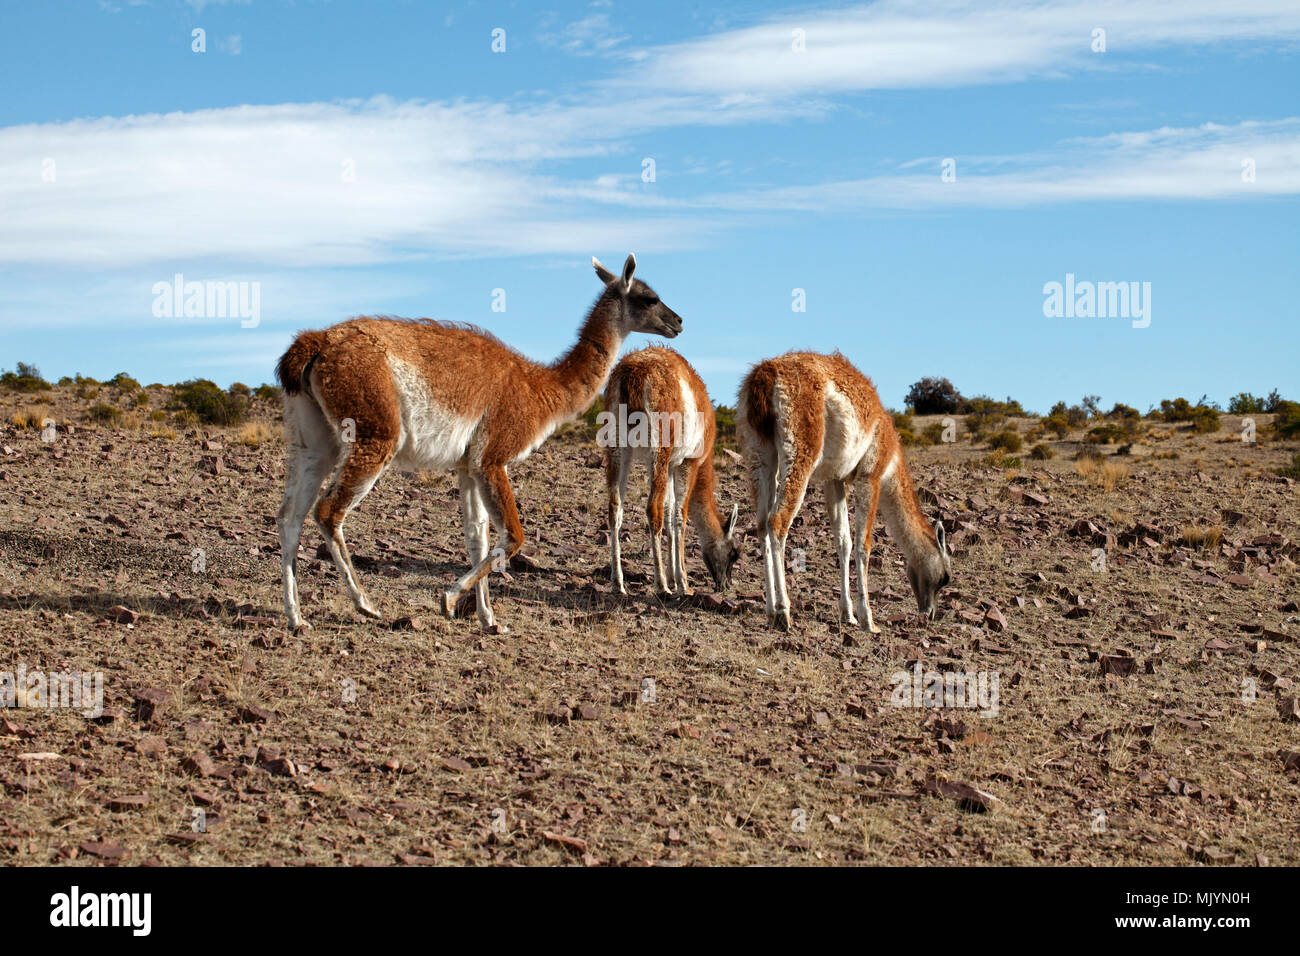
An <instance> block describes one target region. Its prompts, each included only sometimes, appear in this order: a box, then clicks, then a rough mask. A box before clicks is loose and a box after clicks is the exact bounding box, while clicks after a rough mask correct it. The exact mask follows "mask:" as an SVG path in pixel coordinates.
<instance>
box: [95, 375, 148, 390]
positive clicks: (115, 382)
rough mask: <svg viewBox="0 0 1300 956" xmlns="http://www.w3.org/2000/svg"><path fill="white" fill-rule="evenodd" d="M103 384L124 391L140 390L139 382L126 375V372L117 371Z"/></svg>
mask: <svg viewBox="0 0 1300 956" xmlns="http://www.w3.org/2000/svg"><path fill="white" fill-rule="evenodd" d="M104 384H105V385H112V386H113V387H114V388H116V389H121V390H122V391H124V392H138V391H139V390H140V383H139V382H137V381H136V380H135V379H133V378H132V377H131V376H130V375H127V374H126V372H118V373H117V374H116V375H114V376H113V377H112V378H110V379H109V380H108V381H107V382H105V383H104Z"/></svg>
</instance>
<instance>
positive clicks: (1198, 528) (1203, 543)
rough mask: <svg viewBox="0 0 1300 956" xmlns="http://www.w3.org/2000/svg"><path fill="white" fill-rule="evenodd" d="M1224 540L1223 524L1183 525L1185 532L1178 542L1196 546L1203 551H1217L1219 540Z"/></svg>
mask: <svg viewBox="0 0 1300 956" xmlns="http://www.w3.org/2000/svg"><path fill="white" fill-rule="evenodd" d="M1222 540H1223V525H1221V524H1216V525H1210V526H1206V525H1195V524H1188V525H1183V533H1182V534H1181V535H1179V537H1178V543H1179V544H1182V545H1186V546H1187V547H1189V548H1196V549H1199V550H1203V551H1215V550H1217V549H1218V547H1219V542H1220V541H1222Z"/></svg>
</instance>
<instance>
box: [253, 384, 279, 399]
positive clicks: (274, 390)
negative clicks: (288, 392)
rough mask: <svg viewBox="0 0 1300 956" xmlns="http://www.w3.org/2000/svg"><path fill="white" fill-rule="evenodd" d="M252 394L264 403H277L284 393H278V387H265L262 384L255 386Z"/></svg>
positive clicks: (265, 385)
mask: <svg viewBox="0 0 1300 956" xmlns="http://www.w3.org/2000/svg"><path fill="white" fill-rule="evenodd" d="M253 394H254V395H256V396H257V397H258V398H260V399H261V400H262V401H264V402H278V401H280V398H281V397H282V396H283V394H284V393H283V392H281V391H280V386H278V385H267V384H266V383H265V382H263V383H262V384H261V385H259V386H257V388H255V389H253Z"/></svg>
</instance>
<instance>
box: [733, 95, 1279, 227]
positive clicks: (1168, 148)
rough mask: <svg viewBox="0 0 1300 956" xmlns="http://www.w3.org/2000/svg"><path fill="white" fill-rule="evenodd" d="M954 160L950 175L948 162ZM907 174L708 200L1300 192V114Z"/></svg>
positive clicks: (1059, 198) (807, 203) (929, 166)
mask: <svg viewBox="0 0 1300 956" xmlns="http://www.w3.org/2000/svg"><path fill="white" fill-rule="evenodd" d="M946 159H951V160H953V165H952V166H951V167H950V176H949V177H948V178H947V179H945V177H944V176H943V173H944V169H945V167H944V161H945V160H946ZM899 169H900V170H906V173H891V174H883V175H880V176H871V177H866V178H862V179H855V180H846V181H838V182H829V183H821V184H817V185H809V186H791V187H783V188H773V189H768V190H750V191H747V192H743V193H732V194H719V195H714V196H711V197H709V199H708V205H709V206H710V207H712V208H715V209H720V210H733V211H740V210H743V211H751V212H752V211H759V210H762V211H775V210H801V211H806V212H830V211H835V212H839V213H842V212H845V211H850V210H853V209H858V210H865V209H944V208H961V207H980V208H1003V209H1013V208H1020V207H1026V206H1040V205H1048V204H1058V203H1078V202H1115V201H1128V200H1175V199H1177V200H1222V199H1235V200H1249V199H1251V198H1254V197H1264V196H1281V195H1290V196H1294V195H1300V118H1291V119H1285V120H1278V121H1270V122H1245V123H1239V124H1235V125H1219V124H1215V123H1206V124H1204V125H1202V126H1198V127H1194V128H1170V127H1164V128H1161V129H1155V130H1144V131H1136V132H1124V133H1113V134H1109V135H1106V136H1100V137H1093V138H1074V139H1070V140H1066V141H1063V142H1062V143H1061V144H1060V146H1059V148H1057V149H1054V150H1049V151H1043V152H1035V153H1027V154H1024V155H1021V156H993V157H979V156H975V157H969V158H966V157H960V156H958V157H942V158H940V157H932V158H927V159H926V160H914V161H909V162H906V163H901V164H899Z"/></svg>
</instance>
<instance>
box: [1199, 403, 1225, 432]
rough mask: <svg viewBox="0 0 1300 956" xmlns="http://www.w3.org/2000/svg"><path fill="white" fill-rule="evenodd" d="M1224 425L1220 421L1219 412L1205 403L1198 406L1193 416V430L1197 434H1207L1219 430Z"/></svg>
mask: <svg viewBox="0 0 1300 956" xmlns="http://www.w3.org/2000/svg"><path fill="white" fill-rule="evenodd" d="M1221 427H1222V423H1221V422H1220V421H1219V413H1218V412H1217V411H1216V410H1214V409H1213V408H1208V407H1206V406H1205V405H1197V406H1196V414H1195V415H1194V416H1193V417H1192V431H1193V432H1194V433H1195V434H1197V435H1205V434H1209V433H1210V432H1217V431H1218V430H1219V429H1220V428H1221Z"/></svg>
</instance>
